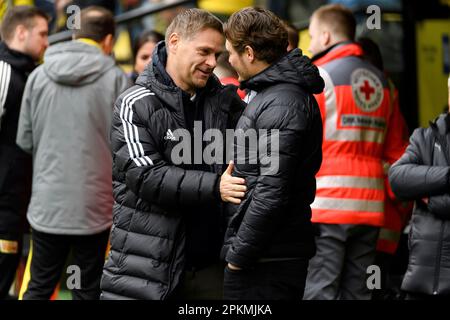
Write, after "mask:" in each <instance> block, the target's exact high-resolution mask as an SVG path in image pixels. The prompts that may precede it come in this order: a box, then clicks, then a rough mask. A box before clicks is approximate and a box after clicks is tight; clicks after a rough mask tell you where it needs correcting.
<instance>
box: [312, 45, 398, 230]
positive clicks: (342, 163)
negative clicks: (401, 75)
mask: <svg viewBox="0 0 450 320" xmlns="http://www.w3.org/2000/svg"><path fill="white" fill-rule="evenodd" d="M362 53H363V52H362V49H361V48H360V47H359V46H358V45H356V44H353V43H351V44H341V45H338V46H337V47H335V48H333V49H332V50H331V51H330V52H328V53H327V54H326V55H324V56H323V57H321V58H320V59H318V60H316V61H315V64H316V65H318V66H319V70H320V74H321V76H322V78H323V79H324V81H325V89H324V91H323V92H322V93H321V94H319V95H316V99H317V102H318V104H319V107H320V110H321V113H322V121H323V130H324V131H323V145H322V150H323V161H322V166H321V168H320V170H319V172H318V174H317V176H316V179H317V193H316V198H315V200H314V202H313V203H312V204H311V209H312V221H313V222H316V223H332V224H365V225H373V226H383V223H384V201H385V190H384V178H385V173H384V170H383V163H382V162H383V161H386V162H387V163H393V162H394V161H396V160H397V159H398V158H399V157H400V156H401V154H402V153H403V151H404V144H403V141H397V139H396V135H397V133H396V132H395V131H396V130H398V128H397V127H396V126H397V123H396V121H397V119H398V118H399V117H401V115H399V110H398V108H397V109H395V108H394V110H392V107H391V106H392V101H391V99H392V98H391V97H390V92H389V85H388V82H387V80H386V78H385V77H384V75H383V74H382V72H381V71H379V70H378V69H376V68H375V67H373V66H372V65H370V64H369V63H368V62H366V61H363V60H362V59H360V56H361V55H362Z"/></svg>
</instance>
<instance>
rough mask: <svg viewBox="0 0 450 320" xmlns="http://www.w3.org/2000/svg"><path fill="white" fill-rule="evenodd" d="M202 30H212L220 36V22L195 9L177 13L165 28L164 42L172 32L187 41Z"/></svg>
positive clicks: (208, 14)
mask: <svg viewBox="0 0 450 320" xmlns="http://www.w3.org/2000/svg"><path fill="white" fill-rule="evenodd" d="M204 29H214V30H217V31H218V32H220V33H221V34H222V33H223V24H222V21H220V20H219V18H217V17H216V16H215V15H213V14H212V13H209V12H208V11H205V10H202V9H196V8H193V9H187V10H185V11H183V12H181V13H179V14H178V15H177V16H176V17H175V18H174V19H173V20H172V22H171V23H170V25H169V26H168V27H167V30H166V42H167V41H168V40H169V37H170V35H171V34H172V33H174V32H176V33H178V34H179V35H180V37H184V38H186V39H189V38H191V37H192V36H194V35H195V34H196V33H197V32H199V31H202V30H204Z"/></svg>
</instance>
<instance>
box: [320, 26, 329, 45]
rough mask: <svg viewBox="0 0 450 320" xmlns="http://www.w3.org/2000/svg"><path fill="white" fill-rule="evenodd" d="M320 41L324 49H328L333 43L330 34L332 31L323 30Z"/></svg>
mask: <svg viewBox="0 0 450 320" xmlns="http://www.w3.org/2000/svg"><path fill="white" fill-rule="evenodd" d="M320 41H321V42H322V43H321V45H322V46H323V47H328V45H329V44H330V43H331V33H330V31H327V30H323V31H322V37H321V39H320Z"/></svg>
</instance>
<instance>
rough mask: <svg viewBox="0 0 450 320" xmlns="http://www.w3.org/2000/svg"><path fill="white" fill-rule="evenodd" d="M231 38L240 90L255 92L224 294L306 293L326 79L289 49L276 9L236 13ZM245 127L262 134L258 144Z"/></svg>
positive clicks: (229, 26)
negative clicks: (243, 184) (317, 96)
mask: <svg viewBox="0 0 450 320" xmlns="http://www.w3.org/2000/svg"><path fill="white" fill-rule="evenodd" d="M225 37H226V48H227V50H228V52H229V53H230V59H229V60H230V63H231V65H232V66H233V67H234V68H235V69H236V71H237V72H238V74H239V81H240V82H241V88H244V89H248V90H250V93H249V94H248V96H247V98H246V100H247V101H249V104H248V106H247V107H246V109H245V110H244V113H243V115H242V117H241V118H240V120H239V122H238V125H237V127H236V131H237V133H236V134H237V139H236V140H235V148H236V151H237V153H236V156H235V161H234V162H235V175H236V176H239V177H243V178H245V179H246V183H247V187H248V191H247V194H246V197H245V199H244V200H243V201H242V203H241V204H240V205H229V210H230V211H229V213H230V216H229V227H228V230H227V232H226V237H225V245H224V247H223V249H222V255H223V257H224V258H225V260H226V261H227V262H228V265H227V267H226V269H225V279H224V297H225V298H226V299H301V298H302V296H303V291H304V287H305V279H306V272H307V267H308V261H309V259H310V258H311V257H312V256H313V255H314V253H315V244H314V232H313V228H312V225H311V221H310V219H311V208H310V204H311V203H312V202H313V200H314V196H315V188H316V181H315V174H316V173H317V171H318V170H319V167H320V164H321V161H322V149H321V148H322V120H321V117H320V111H319V108H318V106H317V103H316V101H315V99H314V97H313V95H312V94H313V93H320V92H322V90H323V87H324V82H323V79H322V78H321V77H320V75H319V71H318V69H317V68H316V67H315V66H314V65H312V64H311V62H310V60H309V59H308V58H307V57H305V56H302V54H301V52H300V50H299V49H295V50H293V51H291V52H289V53H288V54H287V53H286V48H287V45H288V41H287V31H286V29H285V27H284V24H283V23H282V21H280V20H279V19H278V18H277V17H276V16H275V15H274V14H273V13H271V12H270V11H267V10H264V9H256V8H246V9H242V10H241V11H239V12H237V13H234V14H233V15H232V16H231V17H230V19H229V20H228V22H227V23H226V26H225ZM238 130H242V131H241V132H242V134H244V135H247V136H249V137H251V136H252V134H251V132H255V136H258V138H257V140H258V141H257V144H256V145H258V146H259V147H258V150H254V149H252V147H251V143H252V142H251V141H250V143H247V144H246V143H245V140H248V139H240V137H239V134H238V132H239V131H238ZM250 140H251V139H250ZM265 146H267V149H266V150H268V152H265V148H264V147H265ZM251 154H258V158H257V159H253V158H252V156H251ZM242 160H245V161H242ZM252 160H253V161H252ZM254 160H256V161H254ZM252 162H253V163H254V164H252Z"/></svg>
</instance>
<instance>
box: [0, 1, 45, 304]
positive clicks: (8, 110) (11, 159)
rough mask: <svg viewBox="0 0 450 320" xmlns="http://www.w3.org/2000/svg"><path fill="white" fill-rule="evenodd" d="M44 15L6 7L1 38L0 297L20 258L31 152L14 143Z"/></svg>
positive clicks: (41, 46)
mask: <svg viewBox="0 0 450 320" xmlns="http://www.w3.org/2000/svg"><path fill="white" fill-rule="evenodd" d="M47 22H48V20H47V16H46V15H45V13H44V12H42V11H41V10H39V9H37V8H35V7H27V6H18V7H13V8H11V9H10V10H9V11H8V12H7V13H6V15H5V17H4V19H3V21H2V25H1V38H2V39H3V41H2V42H0V275H1V276H0V300H2V299H3V298H4V297H5V296H6V295H7V294H8V291H9V288H10V286H11V283H12V281H13V280H14V276H15V272H16V269H17V266H18V264H19V261H20V255H21V247H22V235H23V231H24V230H23V229H24V228H23V226H24V222H25V214H26V210H27V206H28V202H29V200H30V191H31V156H29V155H28V154H26V153H25V152H23V151H22V150H21V149H20V148H19V147H18V146H17V145H16V134H17V124H18V121H19V114H20V105H21V101H22V95H23V91H24V88H25V82H26V80H27V78H28V75H29V74H30V73H31V71H33V69H34V68H35V67H36V63H37V61H39V60H40V59H41V58H42V56H43V54H44V51H45V49H46V48H47V47H48V40H47V37H48V25H47Z"/></svg>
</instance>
